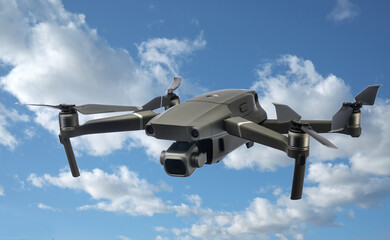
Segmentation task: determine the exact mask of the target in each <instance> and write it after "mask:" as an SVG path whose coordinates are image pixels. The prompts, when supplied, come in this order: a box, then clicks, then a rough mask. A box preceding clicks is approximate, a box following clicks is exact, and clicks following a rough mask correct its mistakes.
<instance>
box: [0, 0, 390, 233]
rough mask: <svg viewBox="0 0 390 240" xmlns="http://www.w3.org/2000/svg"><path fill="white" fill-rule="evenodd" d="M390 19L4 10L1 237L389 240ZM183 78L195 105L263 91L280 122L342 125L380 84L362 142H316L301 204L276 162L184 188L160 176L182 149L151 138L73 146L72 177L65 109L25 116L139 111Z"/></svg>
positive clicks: (359, 12) (118, 4)
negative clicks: (171, 151) (64, 138)
mask: <svg viewBox="0 0 390 240" xmlns="http://www.w3.org/2000/svg"><path fill="white" fill-rule="evenodd" d="M389 11H390V3H389V2H388V1H379V0H374V1H361V0H360V1H357V0H356V1H355V0H335V1H333V0H332V1H318V0H317V1H263V0H259V1H252V0H248V1H231V0H228V1H203V0H201V1H138V0H135V1H123V0H117V1H103V0H96V1H75V0H63V1H60V0H36V1H28V0H0V169H1V170H2V173H1V174H0V239H1V240H5V239H7V240H16V239H18V240H20V239H23V240H32V239H34V240H46V239H47V240H51V239H56V240H61V239H63V240H66V239H83V240H85V239H94V240H99V239H118V240H142V239H155V240H166V239H177V240H190V239H271V240H274V239H276V240H286V239H291V240H302V239H319V240H321V239H332V238H333V239H335V238H336V239H346V240H348V239H354V240H355V239H379V240H380V239H389V238H390V230H389V229H390V217H389V216H390V157H389V156H390V148H389V146H390V138H389V136H390V128H388V124H387V122H388V119H389V118H390V87H389V85H388V84H387V83H388V82H389V79H390V61H389V59H388V56H389V55H390V47H389V42H390V31H389V27H388V26H389V24H390V15H389ZM175 76H181V77H182V78H183V82H182V85H181V86H180V88H179V89H177V90H176V93H177V94H178V95H179V96H180V98H181V101H182V102H183V101H186V100H188V99H190V98H192V97H195V96H197V95H199V94H202V93H206V92H209V91H214V90H220V89H252V90H255V91H257V93H258V95H259V102H260V104H261V106H262V107H263V108H264V109H265V110H266V112H267V115H268V118H269V119H275V118H276V113H275V109H274V107H273V105H272V103H273V102H277V103H283V104H288V105H289V106H290V107H292V108H293V109H294V110H295V111H296V112H298V113H299V114H300V115H302V116H303V118H304V119H331V117H332V116H333V114H334V113H336V112H337V111H338V110H339V109H340V107H341V104H342V103H343V102H346V101H353V97H354V96H355V95H357V94H358V93H359V92H360V91H361V90H363V89H364V88H365V87H366V86H368V85H374V84H381V85H382V86H381V87H380V89H379V92H378V96H377V99H376V102H375V105H374V106H370V107H368V106H365V107H363V109H362V128H363V130H362V135H361V136H360V138H351V137H349V136H346V135H338V134H330V133H327V134H324V135H323V136H325V137H327V138H328V139H329V140H330V141H332V142H333V143H334V144H335V145H336V146H337V147H338V149H337V150H334V149H329V148H326V147H324V146H321V145H320V144H318V143H317V142H316V141H311V148H310V156H309V160H308V165H307V169H306V178H305V187H304V193H303V198H302V199H301V200H299V201H292V200H290V199H289V196H290V190H291V181H292V173H293V159H290V158H288V157H287V156H286V155H285V154H284V153H282V152H280V151H278V150H274V149H271V148H267V147H265V146H262V145H259V144H255V146H254V147H252V148H251V149H246V148H245V146H244V147H240V148H239V149H237V150H236V151H234V152H232V153H231V154H229V155H228V156H227V157H226V158H225V159H224V160H223V161H222V162H220V163H218V164H213V165H205V166H204V167H203V168H201V169H197V170H196V171H195V172H194V174H193V175H192V176H190V177H188V178H175V177H170V176H168V175H167V174H166V173H165V171H164V169H163V166H161V164H160V162H159V156H160V153H161V151H163V150H166V149H167V148H168V147H169V146H170V144H172V142H171V141H166V140H157V139H154V138H152V137H148V136H146V135H145V133H144V132H143V131H135V132H122V133H110V134H98V135H91V136H83V137H78V138H74V139H72V144H73V147H74V150H75V154H76V157H77V160H78V165H79V167H80V171H81V176H80V177H79V178H73V177H72V176H71V174H70V171H69V167H68V165H67V160H66V155H65V152H64V149H63V146H62V145H61V144H60V143H59V141H58V133H59V126H58V111H56V110H54V109H46V108H37V107H31V106H25V105H16V104H15V102H21V103H44V104H59V103H69V104H87V103H100V104H118V105H137V106H140V105H143V104H144V103H146V102H147V101H148V100H150V99H152V98H153V97H155V96H159V95H162V94H164V93H165V91H166V89H167V87H168V86H169V84H170V82H171V81H172V79H173V77H175ZM111 115H119V114H111ZM111 115H110V116H111ZM105 116H109V115H107V114H97V115H93V116H84V115H81V114H79V117H80V122H81V123H83V122H85V121H87V120H90V119H93V118H102V117H105Z"/></svg>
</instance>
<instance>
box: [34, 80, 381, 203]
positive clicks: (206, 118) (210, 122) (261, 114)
mask: <svg viewBox="0 0 390 240" xmlns="http://www.w3.org/2000/svg"><path fill="white" fill-rule="evenodd" d="M180 83H181V78H174V81H173V82H172V83H171V85H170V87H169V88H168V90H167V94H166V95H164V96H160V97H156V98H154V99H152V100H151V101H149V102H148V103H146V104H145V105H143V106H142V107H134V106H113V105H98V104H87V105H82V106H75V105H66V104H61V105H58V106H52V105H41V104H30V105H33V106H45V107H52V108H58V109H60V110H61V112H60V114H59V122H60V134H59V139H60V142H61V143H62V144H63V145H64V148H65V152H66V155H67V158H68V162H69V166H70V170H71V172H72V175H73V176H74V177H78V176H79V175H80V172H79V169H78V166H77V163H76V159H75V156H74V153H73V149H72V145H71V141H70V138H73V137H77V136H81V135H86V134H95V133H109V132H121V131H134V130H145V133H146V134H147V135H148V136H151V137H155V138H157V139H167V140H173V141H175V142H174V143H173V144H172V145H171V146H170V147H169V148H168V149H167V150H165V151H162V153H161V156H160V162H161V164H162V165H163V166H164V169H165V171H166V173H167V174H168V175H170V176H176V177H187V176H190V175H191V174H193V173H194V171H195V170H196V169H197V168H201V167H203V166H204V164H214V163H218V162H219V161H221V160H222V159H223V158H224V157H225V156H226V155H227V154H229V153H230V152H232V151H234V150H235V149H237V148H238V147H240V146H241V145H243V144H246V146H247V147H248V148H250V147H252V146H253V144H254V143H259V144H262V145H265V146H268V147H272V148H274V149H277V150H280V151H283V152H285V153H286V154H287V156H288V157H291V158H294V159H295V167H294V174H293V184H292V190H291V199H300V198H301V197H302V190H303V183H304V175H305V167H306V159H307V157H308V156H309V145H310V141H309V138H310V137H312V138H314V139H315V140H317V141H318V142H320V143H321V144H323V145H324V146H327V147H330V148H336V146H334V145H333V144H332V143H331V142H330V141H328V140H327V139H326V138H324V137H323V136H321V135H320V134H319V133H326V132H333V133H342V134H346V135H350V136H352V137H359V136H360V133H361V126H360V121H361V111H360V108H361V107H362V106H363V105H373V104H374V101H375V98H376V94H377V91H378V88H379V87H380V85H373V86H368V87H367V88H366V89H364V90H363V91H362V92H361V93H359V94H358V95H357V96H356V97H355V102H346V103H343V105H342V107H341V109H340V110H339V111H338V112H337V113H336V114H335V115H334V116H333V118H332V120H301V116H300V115H299V114H298V113H296V112H295V111H294V110H292V109H291V108H290V107H288V106H287V105H282V104H276V103H274V105H275V108H276V113H277V119H267V114H266V112H265V111H264V109H263V108H262V107H261V106H260V104H259V102H258V96H257V93H256V92H255V91H251V90H234V89H228V90H219V91H214V92H210V93H206V94H202V95H199V96H197V97H194V98H192V99H190V100H187V101H185V102H183V103H180V99H179V97H178V96H177V95H176V94H175V93H174V90H176V89H177V88H178V87H179V86H180ZM161 107H164V108H165V111H163V112H162V113H160V114H158V113H156V112H154V111H153V110H155V109H157V108H161ZM119 111H134V112H133V113H130V114H125V115H120V116H114V117H106V118H100V119H94V120H90V121H87V122H85V123H84V124H81V125H80V124H79V120H78V112H80V113H82V114H95V113H104V112H119ZM242 161H245V159H242Z"/></svg>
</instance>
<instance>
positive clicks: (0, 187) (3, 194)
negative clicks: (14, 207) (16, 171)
mask: <svg viewBox="0 0 390 240" xmlns="http://www.w3.org/2000/svg"><path fill="white" fill-rule="evenodd" d="M0 196H2V197H4V196H5V193H4V188H3V187H2V186H1V185H0Z"/></svg>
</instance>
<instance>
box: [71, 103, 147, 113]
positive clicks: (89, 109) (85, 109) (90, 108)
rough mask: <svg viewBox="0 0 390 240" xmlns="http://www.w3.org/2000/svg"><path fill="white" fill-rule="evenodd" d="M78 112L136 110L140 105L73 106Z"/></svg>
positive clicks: (139, 108)
mask: <svg viewBox="0 0 390 240" xmlns="http://www.w3.org/2000/svg"><path fill="white" fill-rule="evenodd" d="M74 109H76V110H77V111H78V112H80V113H82V114H96V113H109V112H128V111H138V110H141V109H142V108H141V107H136V106H117V105H103V104H86V105H81V106H76V107H74Z"/></svg>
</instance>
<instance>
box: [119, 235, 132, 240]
mask: <svg viewBox="0 0 390 240" xmlns="http://www.w3.org/2000/svg"><path fill="white" fill-rule="evenodd" d="M118 238H120V239H121V240H131V238H128V237H125V236H123V235H120V236H118Z"/></svg>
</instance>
